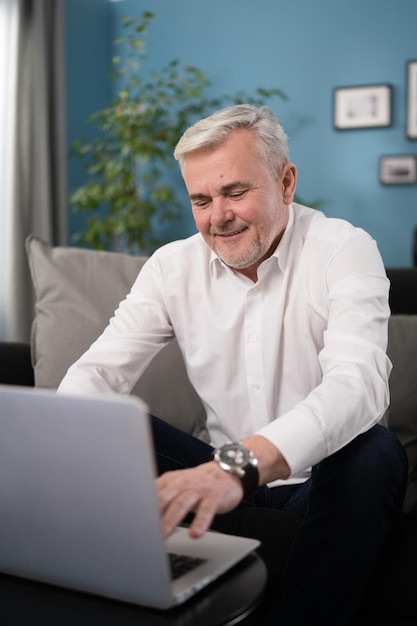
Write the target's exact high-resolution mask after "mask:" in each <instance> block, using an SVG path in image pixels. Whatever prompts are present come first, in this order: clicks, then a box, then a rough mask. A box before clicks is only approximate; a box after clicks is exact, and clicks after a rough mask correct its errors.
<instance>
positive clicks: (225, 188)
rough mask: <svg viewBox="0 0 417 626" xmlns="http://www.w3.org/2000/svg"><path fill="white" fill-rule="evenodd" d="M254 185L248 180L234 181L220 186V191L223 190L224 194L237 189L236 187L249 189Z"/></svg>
mask: <svg viewBox="0 0 417 626" xmlns="http://www.w3.org/2000/svg"><path fill="white" fill-rule="evenodd" d="M251 186H252V185H251V184H250V183H248V182H242V181H239V180H237V181H235V182H233V183H229V184H228V185H223V187H220V191H221V192H222V194H228V193H230V192H231V191H235V190H236V189H249V187H251Z"/></svg>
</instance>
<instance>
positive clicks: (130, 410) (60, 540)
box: [0, 386, 259, 608]
mask: <svg viewBox="0 0 417 626" xmlns="http://www.w3.org/2000/svg"><path fill="white" fill-rule="evenodd" d="M154 479H155V465H154V459H153V449H152V439H151V432H150V425H149V419H148V415H147V407H146V405H145V404H144V403H143V402H141V401H140V400H139V399H136V398H133V397H131V398H125V397H123V398H121V397H118V396H114V397H113V396H111V397H110V396H109V397H107V396H106V398H103V397H101V398H98V397H94V398H93V397H88V398H86V397H77V396H71V397H70V396H63V395H57V394H56V393H55V392H54V391H47V390H39V389H29V388H19V387H11V386H0V571H1V572H3V573H8V574H12V575H17V576H23V577H26V578H31V579H35V580H38V581H43V582H47V583H52V584H55V585H60V586H64V587H69V588H72V589H77V590H81V591H85V592H89V593H94V594H98V595H103V596H107V597H111V598H115V599H118V600H124V601H128V602H132V603H136V604H141V605H144V606H150V607H155V608H169V607H171V606H174V605H177V604H180V603H182V602H184V601H185V600H187V599H188V598H189V597H191V596H192V595H193V594H194V593H195V592H196V591H198V590H200V589H202V588H203V587H205V586H206V585H207V584H208V583H209V582H211V581H212V580H214V579H215V578H217V577H218V576H219V575H220V574H222V573H223V572H225V571H227V570H228V569H229V568H231V567H232V566H233V565H234V564H236V563H237V562H238V561H240V560H241V559H242V558H244V557H245V556H246V555H247V554H249V553H250V552H251V551H252V550H254V549H255V548H256V547H257V546H258V545H259V542H257V541H256V540H252V539H246V538H242V537H234V536H230V535H223V534H220V533H216V532H209V533H207V534H206V535H205V536H204V537H203V538H202V539H198V540H196V539H191V538H190V537H189V536H188V533H187V530H186V529H185V528H178V529H177V530H176V531H175V532H174V533H173V534H172V535H171V536H170V537H169V538H168V539H167V540H164V539H163V537H162V534H161V529H160V520H159V510H158V503H157V498H156V493H155V489H154ZM178 554H179V555H186V556H187V557H191V558H192V559H193V565H196V564H197V565H196V566H195V567H194V568H193V569H191V570H190V571H188V572H187V573H184V574H183V575H180V576H179V577H177V578H176V579H175V580H174V579H173V577H172V574H171V559H173V558H174V557H171V556H170V555H178ZM182 560H183V559H182ZM187 560H188V559H185V561H187ZM183 561H184V560H183ZM183 564H184V563H183Z"/></svg>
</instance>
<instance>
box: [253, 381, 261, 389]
mask: <svg viewBox="0 0 417 626" xmlns="http://www.w3.org/2000/svg"><path fill="white" fill-rule="evenodd" d="M260 388H261V385H260V384H259V383H253V385H252V389H253V390H254V391H259V389H260Z"/></svg>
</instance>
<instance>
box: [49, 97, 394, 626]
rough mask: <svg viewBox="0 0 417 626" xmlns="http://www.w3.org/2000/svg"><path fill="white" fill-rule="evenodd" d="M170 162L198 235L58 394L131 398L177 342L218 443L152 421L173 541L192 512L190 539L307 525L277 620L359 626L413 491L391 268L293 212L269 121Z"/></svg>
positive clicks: (280, 141)
mask: <svg viewBox="0 0 417 626" xmlns="http://www.w3.org/2000/svg"><path fill="white" fill-rule="evenodd" d="M174 156H175V157H176V159H177V160H178V161H179V163H180V167H181V171H182V175H183V178H184V181H185V185H186V187H187V190H188V194H189V198H190V201H191V207H192V211H193V216H194V219H195V223H196V226H197V229H198V231H199V232H198V233H197V234H196V235H193V236H192V237H190V238H188V239H185V240H183V241H177V242H173V243H170V244H168V245H167V246H164V247H162V248H161V249H159V250H158V251H156V252H155V254H154V255H153V256H152V257H151V258H150V259H149V261H148V262H147V263H146V265H145V267H144V268H143V270H142V271H141V273H140V274H139V276H138V278H137V280H136V282H135V283H134V285H133V287H132V290H131V292H130V294H129V295H128V296H127V297H126V300H125V301H124V302H122V303H121V305H120V307H119V308H118V310H117V311H116V313H115V316H114V317H113V318H112V319H111V321H110V323H109V326H108V327H107V328H106V330H105V331H104V332H103V334H102V335H101V337H99V339H98V340H97V341H96V342H95V343H94V344H93V345H92V346H91V348H90V349H89V350H88V351H87V352H86V353H85V354H84V355H83V356H82V357H81V358H80V359H79V361H77V363H75V364H74V365H73V366H72V367H71V368H70V369H69V371H68V373H67V375H66V376H65V378H64V380H63V381H62V383H61V386H60V391H65V392H71V393H85V392H88V393H91V392H108V391H109V390H112V391H114V392H117V393H129V391H130V390H131V388H132V386H133V385H134V383H135V382H136V380H137V379H138V378H139V376H140V375H141V373H142V372H143V371H144V369H145V368H146V366H147V365H148V363H149V362H150V360H151V359H152V357H153V356H154V355H155V354H156V352H158V351H159V350H160V349H161V348H162V347H163V346H164V345H165V344H166V343H168V342H169V341H170V340H171V339H172V338H173V337H174V336H175V337H176V338H177V340H178V343H179V346H180V348H181V350H182V353H183V355H184V360H185V363H186V366H187V371H188V375H189V377H190V380H191V382H192V384H193V386H194V387H195V389H196V391H197V393H198V394H199V396H200V397H201V399H202V401H203V403H204V405H205V407H206V411H207V425H208V430H209V433H210V437H211V445H209V444H205V443H203V442H201V441H199V440H197V439H194V438H193V437H191V436H190V435H187V434H185V433H181V432H179V431H177V430H176V429H174V428H172V427H171V426H168V425H167V424H164V423H163V422H161V421H160V420H158V419H157V418H154V417H152V425H153V434H154V439H155V452H156V456H157V463H158V468H159V473H160V477H159V478H158V480H157V489H158V495H159V500H160V506H161V517H162V524H163V528H164V532H165V534H166V535H168V534H169V533H170V532H172V530H173V529H174V527H175V526H176V525H177V524H178V523H180V522H181V521H182V520H184V519H185V518H186V517H187V516H188V514H190V513H192V514H193V515H192V519H191V522H190V527H189V528H190V530H189V532H190V534H191V535H192V536H193V537H199V536H200V535H202V534H203V533H204V532H205V531H206V530H207V529H208V528H209V527H210V526H211V525H212V524H213V521H215V520H216V519H219V518H218V517H216V516H218V515H219V514H223V513H227V512H230V511H232V510H234V509H237V510H238V511H239V510H244V508H245V507H258V508H259V509H260V508H262V507H267V508H272V509H278V510H281V511H283V512H284V513H288V514H289V513H291V514H294V513H295V514H297V515H299V516H301V518H302V523H301V525H300V528H299V530H298V532H297V534H296V537H295V540H294V542H293V545H292V549H291V553H290V556H289V558H288V562H287V564H286V568H285V572H284V574H283V577H282V580H281V581H276V584H277V588H278V585H280V589H281V598H280V602H279V604H278V606H277V607H276V609H275V610H274V612H273V614H271V616H270V620H271V621H270V622H268V623H271V624H272V623H276V624H277V625H278V624H279V626H283V625H284V624H285V625H291V626H296V625H300V626H305V625H306V624H308V623H315V622H316V621H317V623H321V624H329V625H330V624H331V625H332V626H335V625H337V624H348V623H349V622H350V620H351V619H352V618H353V617H354V615H355V614H356V612H357V611H358V608H359V607H360V601H361V598H362V595H363V592H364V590H365V587H366V584H367V582H368V580H369V578H370V576H371V574H372V572H373V570H374V568H375V566H376V564H377V561H378V558H379V555H380V553H381V551H382V549H383V546H384V544H385V542H386V539H387V536H388V534H389V532H390V528H391V524H392V520H393V519H394V516H395V514H396V512H397V511H398V509H399V508H400V506H401V502H402V497H403V493H404V488H405V481H406V461H405V457H404V454H403V451H402V448H401V446H400V445H399V443H398V442H397V440H396V439H395V438H394V437H393V435H391V434H390V433H389V432H388V431H387V430H386V429H384V428H383V427H382V426H380V425H378V422H379V420H380V419H381V416H382V415H383V413H384V411H385V409H386V407H387V404H388V401H389V395H388V377H389V373H390V367H391V366H390V362H389V360H388V358H387V356H386V352H385V350H386V343H387V320H388V316H389V307H388V288H389V285H388V280H387V278H386V276H385V271H384V267H383V263H382V261H381V258H380V255H379V253H378V250H377V247H376V245H375V242H374V241H373V240H372V239H371V237H370V236H369V235H368V234H367V233H365V232H364V231H363V230H361V229H358V228H355V227H354V226H352V225H351V224H349V223H347V222H346V221H343V220H338V219H328V218H326V217H325V216H324V215H323V214H322V213H320V212H318V211H316V210H313V209H311V208H307V207H304V206H301V205H298V204H295V203H293V198H294V193H295V188H296V180H297V170H296V167H295V165H294V164H293V163H292V162H291V161H290V158H289V153H288V143H287V137H286V135H285V132H284V130H283V128H282V126H281V125H280V123H279V122H278V120H277V119H276V118H275V117H274V116H273V115H272V113H271V111H270V110H269V109H266V108H260V109H258V108H256V107H253V106H250V105H238V106H235V107H230V108H227V109H222V110H220V111H218V112H216V113H214V114H213V115H212V116H210V117H208V118H206V119H203V120H201V121H199V122H198V123H196V124H195V125H194V126H192V127H190V128H189V129H188V130H187V131H186V132H185V134H184V135H183V137H182V138H181V139H180V141H179V143H178V145H177V147H176V150H175V153H174ZM161 393H163V390H161ZM187 519H189V518H188V517H187ZM276 532H277V533H279V532H280V528H279V527H277V529H276ZM274 558H278V557H277V555H274V554H271V555H270V559H271V560H272V561H273V560H274ZM272 582H274V581H272Z"/></svg>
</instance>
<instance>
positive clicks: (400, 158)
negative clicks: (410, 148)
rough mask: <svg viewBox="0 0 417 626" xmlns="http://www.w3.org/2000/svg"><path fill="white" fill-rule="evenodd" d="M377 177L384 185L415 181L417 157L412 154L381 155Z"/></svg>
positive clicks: (416, 176) (416, 178)
mask: <svg viewBox="0 0 417 626" xmlns="http://www.w3.org/2000/svg"><path fill="white" fill-rule="evenodd" d="M379 178H380V181H381V183H384V185H405V184H410V183H415V182H416V181H417V157H416V156H415V155H414V154H401V155H396V156H383V157H381V158H380V161H379Z"/></svg>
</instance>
